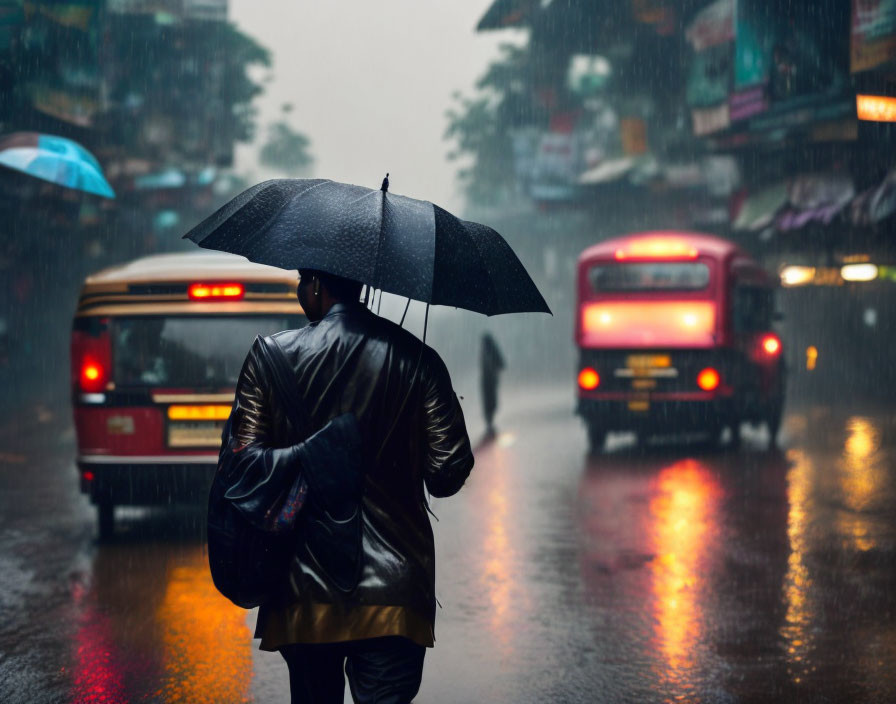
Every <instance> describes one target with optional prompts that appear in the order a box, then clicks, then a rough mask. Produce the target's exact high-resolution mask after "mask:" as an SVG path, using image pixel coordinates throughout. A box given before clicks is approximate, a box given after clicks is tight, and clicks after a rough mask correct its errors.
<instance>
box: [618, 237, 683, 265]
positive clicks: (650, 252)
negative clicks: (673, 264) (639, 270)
mask: <svg viewBox="0 0 896 704" xmlns="http://www.w3.org/2000/svg"><path fill="white" fill-rule="evenodd" d="M699 254H700V253H699V252H698V251H697V248H696V247H694V246H693V245H690V244H688V243H687V242H685V241H684V240H680V239H676V238H670V237H648V238H644V239H640V240H634V241H633V242H630V243H629V244H627V245H626V246H625V247H621V248H619V249H617V250H616V254H615V256H616V260H617V261H624V260H626V259H696V258H697V257H698V256H699Z"/></svg>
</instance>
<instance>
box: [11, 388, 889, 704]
mask: <svg viewBox="0 0 896 704" xmlns="http://www.w3.org/2000/svg"><path fill="white" fill-rule="evenodd" d="M569 405H570V404H569V399H568V397H567V396H565V395H561V394H557V393H554V392H552V393H551V394H545V395H541V396H538V397H536V396H534V395H522V394H520V395H519V398H518V403H515V404H508V406H507V407H508V408H512V409H513V410H510V411H507V412H506V413H505V414H504V416H503V417H502V418H501V421H502V423H501V430H502V432H501V433H499V434H498V435H497V436H496V437H494V438H487V439H485V440H483V441H482V442H481V443H479V444H478V446H477V450H476V454H477V466H476V468H475V470H474V474H473V475H472V476H471V478H470V480H469V483H468V485H467V486H466V487H465V488H464V490H463V491H462V493H461V494H460V495H459V496H457V497H454V498H452V499H447V500H436V501H434V502H433V503H434V506H433V508H434V511H435V513H436V514H437V515H438V517H439V519H440V520H439V521H438V522H437V523H436V524H435V532H436V541H437V550H438V563H437V564H438V575H437V578H438V596H439V600H440V603H441V606H442V608H441V609H440V610H439V613H438V616H437V624H436V636H437V644H436V648H435V650H434V651H431V652H430V653H429V655H428V657H427V667H426V672H425V675H424V683H423V688H422V689H421V693H420V695H419V697H418V701H420V702H442V701H451V702H481V701H496V702H545V701H558V702H567V701H568V702H579V701H607V702H617V701H647V702H665V701H687V702H690V701H707V702H741V701H743V702H765V701H879V702H891V701H896V608H894V607H896V477H894V473H896V468H894V462H893V457H894V437H896V433H894V431H896V418H893V417H890V416H888V415H886V414H884V413H881V412H877V413H864V414H856V415H850V414H848V413H843V414H834V413H832V412H830V411H828V410H825V409H820V408H809V409H806V410H798V411H794V412H792V413H791V414H790V415H789V417H788V418H787V421H786V424H785V429H784V434H783V437H784V449H783V450H781V451H774V452H767V451H765V450H764V449H762V448H763V447H764V440H763V438H761V437H758V436H757V437H755V438H752V437H751V436H750V435H749V434H746V436H745V442H744V448H743V449H742V450H741V451H740V452H718V451H709V450H707V449H705V448H699V447H696V446H682V445H678V446H675V445H661V446H653V447H649V448H648V449H646V450H644V449H639V448H636V447H635V446H633V445H631V444H627V443H626V442H625V440H624V438H612V439H611V442H610V446H609V451H608V452H606V453H605V454H602V455H598V456H592V457H589V456H587V455H586V453H585V451H584V447H585V443H584V433H583V432H582V431H581V429H580V428H579V426H578V425H577V423H576V421H575V419H574V418H572V417H571V415H570V412H569V411H570V408H569ZM471 415H472V414H471ZM473 430H474V431H475V430H476V429H475V428H474V429H473ZM474 434H475V433H474ZM751 440H753V441H755V442H751ZM30 442H31V441H29V440H27V438H25V439H22V440H21V442H19V443H18V444H15V443H13V446H10V447H8V448H7V451H6V452H7V453H8V454H6V455H4V459H3V464H2V468H3V469H2V476H0V479H2V482H3V487H4V489H8V490H6V491H4V492H2V494H0V508H2V510H3V516H4V519H5V520H4V523H3V526H2V528H0V531H2V532H0V538H2V539H0V565H2V567H3V569H2V570H0V605H2V606H3V607H4V615H6V614H9V618H8V619H7V627H6V628H5V629H4V631H3V632H2V635H0V654H2V657H0V700H2V701H4V702H6V701H10V702H19V701H21V702H42V701H46V702H55V701H74V702H127V701H153V702H156V701H157V702H174V701H178V702H180V701H183V702H249V701H285V700H286V692H287V682H286V676H285V669H284V668H283V666H282V664H281V661H280V659H279V657H278V656H277V655H271V654H267V653H259V652H258V651H257V650H256V648H255V645H254V644H253V642H252V640H251V632H252V631H251V625H252V624H251V621H252V614H247V613H246V612H244V611H242V610H240V609H237V608H236V607H233V606H232V605H231V604H230V603H229V602H227V601H226V600H225V599H224V598H223V597H221V596H219V595H218V594H217V592H216V591H215V590H214V587H213V585H212V584H211V580H210V577H209V575H208V572H207V566H206V555H205V547H204V544H203V541H202V531H201V525H202V519H201V515H197V514H196V513H195V512H192V513H191V512H176V513H165V512H146V511H132V512H130V513H129V515H127V516H125V517H123V518H122V521H121V524H122V528H123V529H122V532H121V535H120V536H119V537H118V538H117V539H116V540H115V541H113V542H111V543H109V544H105V545H97V544H95V542H94V540H93V537H92V535H93V525H92V515H91V513H90V511H89V509H88V507H87V506H86V505H85V503H84V502H83V500H82V499H81V498H80V497H79V496H77V494H76V487H75V483H74V478H73V473H72V474H69V473H70V472H71V466H70V464H69V457H70V456H68V455H66V453H68V452H70V451H71V448H70V447H69V446H67V445H66V444H65V443H64V442H63V443H61V444H59V445H58V446H54V447H41V446H40V443H37V442H35V443H34V444H29V443H30ZM10 457H12V458H15V459H16V461H14V462H13V461H7V460H8V459H9V458H10ZM18 458H22V461H21V462H19V461H18ZM23 465H24V466H34V467H39V468H40V470H41V472H42V473H43V474H42V475H41V474H37V473H22V471H21V467H22V466H23ZM48 479H52V481H50V482H48V481H47V480H48ZM35 516H40V520H39V522H35Z"/></svg>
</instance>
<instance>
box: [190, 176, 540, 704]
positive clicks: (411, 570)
mask: <svg viewBox="0 0 896 704" xmlns="http://www.w3.org/2000/svg"><path fill="white" fill-rule="evenodd" d="M387 187H388V184H387V182H384V184H383V187H382V189H381V190H380V191H372V190H369V189H364V188H360V187H358V186H348V185H344V184H337V183H334V182H331V181H322V180H310V181H306V180H298V179H295V180H291V179H284V180H277V181H270V182H265V183H263V184H259V185H258V186H255V187H254V188H252V189H249V191H247V192H246V193H244V194H241V195H240V196H237V198H236V199H234V201H231V203H229V204H227V205H225V206H224V207H223V208H222V209H221V210H219V211H218V212H217V213H215V214H213V215H212V216H210V217H209V218H208V219H207V220H205V221H204V222H203V223H200V224H199V225H198V226H197V227H196V228H194V230H192V231H191V232H190V233H188V234H187V237H188V238H190V239H192V240H193V241H194V242H196V243H198V244H199V245H200V246H203V247H209V248H213V249H221V250H224V251H229V252H232V253H236V254H242V255H244V256H246V257H248V258H249V259H252V260H253V261H256V262H260V263H267V264H273V265H275V266H280V267H283V268H288V269H292V268H297V269H299V273H300V280H299V287H298V296H299V301H300V302H301V304H302V306H303V308H304V309H305V312H306V315H307V316H308V319H309V321H310V324H309V325H308V326H306V327H305V328H302V329H299V330H292V331H285V332H281V333H278V334H277V335H274V336H273V338H272V341H273V342H274V343H275V344H276V346H278V347H279V348H280V350H281V351H282V352H283V356H284V357H285V359H286V360H287V362H288V366H289V367H290V370H291V372H292V374H291V375H290V376H292V377H293V378H294V380H295V393H296V395H297V397H298V399H299V400H300V401H301V405H302V406H303V408H304V410H305V413H304V415H305V416H306V417H307V420H308V422H307V425H308V426H309V427H307V428H304V429H302V432H299V433H296V429H295V428H293V427H291V423H290V422H289V421H288V420H287V416H286V414H285V413H284V410H283V406H282V404H279V403H278V402H277V399H276V398H275V394H274V393H273V391H272V384H271V380H270V379H269V378H267V377H268V371H267V367H266V365H265V350H264V347H265V345H266V344H267V343H266V342H265V341H264V340H260V339H259V340H257V341H256V343H255V345H254V346H253V348H252V349H251V350H250V352H249V355H248V357H247V359H246V362H245V364H244V367H243V370H242V372H241V375H240V379H239V382H238V385H237V401H236V404H235V410H234V414H233V415H232V417H231V420H232V426H233V433H234V435H235V436H236V444H235V445H236V446H235V448H234V450H233V452H236V453H240V452H247V451H248V452H252V451H253V450H252V449H251V448H261V449H262V451H264V449H265V448H300V447H302V448H304V449H302V450H299V449H296V450H295V451H294V452H293V451H292V450H290V449H287V450H285V451H282V452H283V454H279V455H276V458H279V459H275V460H274V461H275V462H279V461H281V460H282V458H291V457H297V458H299V460H298V461H297V462H296V466H295V467H294V473H295V474H298V475H301V476H302V477H304V478H306V479H307V491H308V496H309V499H312V498H314V497H315V496H320V495H322V494H331V495H334V496H335V497H336V502H337V503H339V494H340V487H339V486H338V481H335V480H334V477H333V476H332V475H327V476H324V475H322V474H321V473H318V472H317V471H316V469H315V461H314V458H313V454H314V453H310V459H309V460H308V461H307V462H306V461H305V459H304V458H306V457H309V453H308V452H307V448H308V447H310V446H311V445H312V444H313V441H314V438H315V437H316V436H315V434H314V433H317V434H318V435H320V433H321V432H323V431H321V430H320V429H321V428H324V427H325V426H326V425H327V424H328V423H332V422H334V419H335V420H338V419H340V418H344V417H345V414H351V415H352V416H354V419H355V420H356V421H357V427H358V429H359V431H358V432H359V434H360V446H361V448H362V450H361V456H362V457H363V462H362V464H363V489H362V490H361V492H360V493H361V498H360V511H359V512H353V511H352V508H351V506H343V508H342V509H340V512H339V515H344V516H346V518H345V525H348V522H349V521H350V520H351V518H350V517H352V516H357V515H358V514H359V515H360V519H359V521H358V523H357V525H358V529H357V534H356V537H352V535H353V533H352V531H349V532H347V533H346V538H345V539H344V541H343V542H342V543H332V542H331V543H330V545H331V550H330V551H329V554H325V553H324V552H318V553H315V551H314V549H313V548H314V545H313V541H312V540H311V539H312V538H314V539H315V540H316V539H317V537H315V536H313V535H311V534H308V535H305V536H300V539H299V540H297V542H296V545H297V547H296V549H295V550H294V551H293V552H292V553H291V555H290V558H289V560H290V564H289V571H288V575H287V577H286V578H284V579H283V581H282V584H280V585H279V587H278V588H277V589H276V590H275V593H274V594H273V595H272V596H271V598H270V599H269V600H268V601H267V602H265V603H263V604H262V606H261V609H260V612H259V618H258V626H257V630H256V636H257V637H260V638H261V648H262V649H263V650H271V651H273V650H278V651H280V653H281V655H282V656H283V657H284V659H285V660H286V663H287V666H288V668H289V672H290V688H291V692H292V701H294V702H342V700H343V696H344V694H343V692H344V686H345V684H344V683H345V677H344V675H343V669H344V672H345V675H347V678H348V682H349V686H350V688H351V692H352V696H353V698H354V700H355V701H357V702H368V701H370V702H372V701H377V702H395V703H399V702H410V701H411V700H412V699H413V697H414V695H415V694H416V693H417V691H418V689H419V686H420V682H421V678H422V670H423V660H424V655H425V649H426V648H427V647H432V645H433V643H434V636H433V633H434V631H433V629H434V621H435V607H436V598H435V550H434V542H433V533H432V529H431V527H430V523H429V517H428V515H427V510H428V508H429V506H428V496H436V497H446V496H451V495H453V494H455V493H456V492H457V491H459V490H460V488H461V487H462V485H463V484H464V482H465V481H466V479H467V477H468V475H469V473H470V471H471V469H472V467H473V454H472V451H471V448H470V440H469V437H468V435H467V431H466V426H465V423H464V417H463V412H462V410H461V407H460V404H459V402H458V399H457V396H456V395H455V393H454V391H453V389H452V386H451V379H450V376H449V374H448V370H447V369H446V367H445V364H444V363H443V362H442V360H441V358H440V357H439V355H438V354H437V353H436V352H435V350H433V349H432V348H431V347H429V346H428V345H426V344H425V336H426V335H425V326H426V324H424V341H421V340H419V339H417V338H416V337H415V336H414V335H412V334H411V333H409V332H408V331H406V330H404V329H403V328H402V327H400V325H398V324H395V323H393V322H391V321H388V320H386V319H384V318H381V317H379V316H377V315H375V314H374V313H373V312H372V311H370V310H369V309H368V308H367V307H366V306H365V305H364V304H363V303H362V302H361V301H360V294H361V290H362V282H363V283H364V284H366V285H367V286H368V287H373V288H379V289H381V290H386V291H389V292H392V293H397V294H399V295H404V296H408V297H409V298H418V299H420V300H423V301H426V302H427V303H445V304H448V305H458V306H462V307H466V308H471V309H473V310H480V311H482V312H487V313H500V312H505V311H510V310H526V309H529V310H545V311H547V310H548V309H547V306H546V304H545V303H544V300H543V299H542V298H541V295H540V294H539V293H538V291H537V289H535V287H534V284H532V282H531V279H529V277H528V275H527V274H526V272H525V270H524V269H523V268H522V265H521V264H520V263H519V261H518V260H517V259H516V256H515V255H514V254H513V252H512V250H510V248H509V247H508V246H507V244H506V243H505V242H504V240H503V239H502V238H501V237H500V235H498V234H497V233H495V232H494V231H493V230H491V229H490V228H487V227H485V226H483V225H478V224H476V223H465V222H464V221H461V220H458V219H457V218H455V217H454V216H452V215H450V214H449V213H447V212H445V211H444V210H441V209H440V208H438V207H437V206H434V205H432V204H431V203H425V202H423V201H417V200H413V199H410V198H404V197H402V196H395V195H393V194H389V193H387ZM459 243H462V244H464V245H465V246H464V247H458V246H457V245H458V244H459ZM461 249H463V250H464V251H463V252H460V251H459V250H461ZM471 272H472V275H473V276H476V277H478V278H477V279H476V280H470V281H469V285H464V280H465V279H468V277H469V276H470V275H471ZM409 302H410V301H409ZM427 310H428V309H427ZM548 312H549V311H548ZM268 340H271V338H268ZM297 435H298V436H299V438H300V439H301V440H302V441H303V442H302V443H300V444H299V445H297V444H294V443H295V442H296V437H297ZM309 436H310V437H309ZM245 448H249V449H248V450H247V449H245ZM227 452H228V449H227V446H225V448H224V449H222V455H223V454H226V453H227ZM275 452H281V451H280V450H276V451H275ZM291 452H293V454H290V453H291ZM302 452H305V454H301V453H302ZM272 456H273V455H272ZM285 461H291V460H285ZM344 493H345V494H347V493H348V489H346V490H345V492H344ZM343 498H344V497H343ZM342 503H343V504H345V503H346V502H345V501H343V502H342ZM303 510H304V509H303ZM337 518H338V516H337ZM331 528H332V531H331V536H332V535H335V534H336V533H338V531H340V530H342V528H341V527H340V524H339V521H338V520H337V521H335V522H333V523H332V525H331ZM303 529H307V524H306V525H303V526H302V527H300V529H299V530H300V531H301V530H303ZM354 540H357V544H356V545H353V544H352V543H353V541H354ZM356 553H357V555H358V560H357V569H356V571H354V574H352V571H351V570H349V571H348V572H347V573H346V572H345V571H342V573H339V574H337V572H339V570H333V569H330V568H328V564H329V565H333V564H335V563H336V562H337V561H338V559H339V555H340V554H345V555H347V556H349V557H347V558H346V560H347V561H349V562H350V561H351V559H350V558H351V556H352V555H353V554H356Z"/></svg>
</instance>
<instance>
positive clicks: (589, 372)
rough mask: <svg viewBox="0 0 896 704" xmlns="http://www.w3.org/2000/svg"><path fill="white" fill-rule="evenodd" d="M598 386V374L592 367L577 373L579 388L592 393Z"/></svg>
mask: <svg viewBox="0 0 896 704" xmlns="http://www.w3.org/2000/svg"><path fill="white" fill-rule="evenodd" d="M598 386H600V374H598V373H597V370H595V369H594V368H593V367H585V368H584V369H583V370H582V371H580V372H579V388H581V389H584V390H585V391H594V389H596V388H597V387H598Z"/></svg>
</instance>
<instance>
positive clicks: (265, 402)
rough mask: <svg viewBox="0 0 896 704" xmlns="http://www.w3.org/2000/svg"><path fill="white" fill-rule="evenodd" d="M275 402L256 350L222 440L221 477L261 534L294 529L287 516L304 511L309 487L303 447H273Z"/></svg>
mask: <svg viewBox="0 0 896 704" xmlns="http://www.w3.org/2000/svg"><path fill="white" fill-rule="evenodd" d="M271 400H272V399H271V395H270V393H269V391H268V387H267V385H266V383H265V379H264V375H263V374H262V370H261V368H260V364H259V360H258V356H257V354H255V350H254V348H253V350H252V351H250V352H249V355H248V356H247V357H246V361H245V363H244V364H243V369H242V371H241V372H240V378H239V381H238V382H237V392H236V400H235V403H234V406H233V410H232V411H231V414H230V419H229V420H228V422H227V425H226V426H225V429H224V435H223V438H222V446H221V452H220V455H219V457H218V472H219V474H221V475H222V478H224V479H225V481H226V485H227V490H226V494H225V496H226V498H227V499H228V500H229V501H231V502H232V503H233V504H234V505H235V506H236V507H237V508H238V509H239V510H240V511H241V512H242V513H243V515H244V516H246V518H247V519H249V521H250V522H252V523H253V524H254V525H256V526H257V527H259V528H263V529H267V530H280V529H283V528H285V527H288V526H285V525H282V523H283V520H282V519H283V516H284V515H294V513H295V512H296V511H297V510H298V508H300V506H301V503H302V502H303V501H304V496H305V493H306V491H307V484H306V482H305V478H304V477H303V475H302V472H301V467H300V463H299V459H298V445H289V446H287V447H274V446H273V443H272V437H273V429H272V423H273V420H272V413H271ZM284 502H285V503H284ZM290 502H292V504H294V505H290ZM290 511H292V513H291V514H290ZM284 512H286V514H284Z"/></svg>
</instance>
